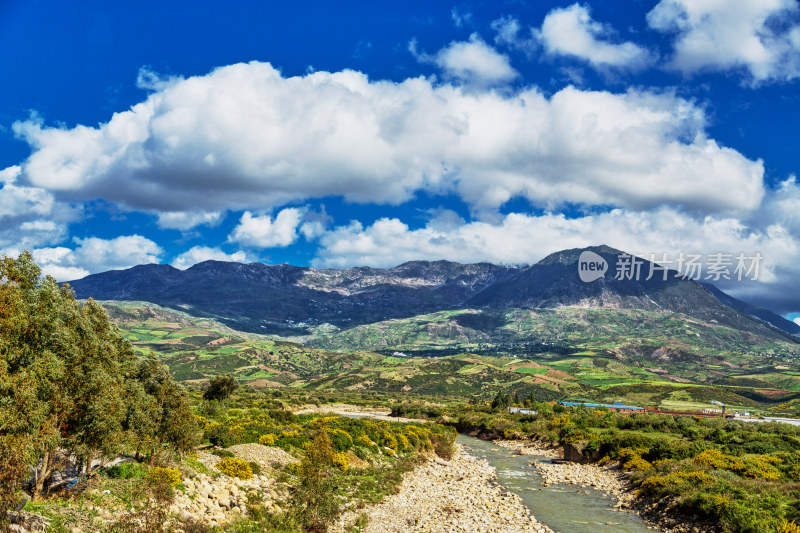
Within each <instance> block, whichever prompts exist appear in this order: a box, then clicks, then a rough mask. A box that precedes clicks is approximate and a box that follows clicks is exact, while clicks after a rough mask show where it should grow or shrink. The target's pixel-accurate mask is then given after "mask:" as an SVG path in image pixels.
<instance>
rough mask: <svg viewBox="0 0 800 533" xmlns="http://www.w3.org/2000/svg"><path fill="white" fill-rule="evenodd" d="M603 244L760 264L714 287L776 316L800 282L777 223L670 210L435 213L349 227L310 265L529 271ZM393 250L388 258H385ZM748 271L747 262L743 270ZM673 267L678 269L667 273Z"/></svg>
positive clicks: (323, 243) (799, 259)
mask: <svg viewBox="0 0 800 533" xmlns="http://www.w3.org/2000/svg"><path fill="white" fill-rule="evenodd" d="M598 244H607V245H610V246H612V247H615V248H618V249H620V250H624V251H628V252H631V253H635V254H639V255H640V256H643V257H646V258H649V257H650V254H656V255H655V258H656V259H657V260H660V259H661V258H662V254H664V253H666V254H668V255H667V257H668V259H671V260H673V261H677V258H678V256H679V255H680V254H681V253H684V254H701V255H703V256H704V257H705V256H707V255H708V254H711V253H715V252H720V253H724V254H727V255H730V256H731V260H732V262H733V263H734V265H733V267H735V263H736V259H735V258H736V256H737V255H738V254H740V253H741V254H745V256H746V257H748V258H751V257H755V255H756V254H760V255H761V257H762V258H763V260H762V261H761V263H760V264H759V268H758V280H748V279H745V280H744V281H738V280H736V279H735V276H734V275H733V267H732V268H731V278H732V279H731V280H729V281H726V280H724V279H722V280H719V283H718V285H719V286H720V287H721V288H723V289H724V290H726V291H728V292H730V293H731V294H733V295H734V296H737V297H742V298H744V299H745V300H747V301H751V302H753V303H756V304H761V305H767V306H769V307H771V308H773V309H776V310H780V311H782V312H783V311H788V310H791V306H792V305H795V304H796V302H793V298H794V294H795V293H794V291H793V290H792V289H791V288H792V287H793V286H794V280H796V279H797V278H798V277H799V276H800V237H798V236H797V234H796V233H793V232H790V231H789V230H788V229H787V227H786V226H784V225H782V224H781V223H780V222H771V223H769V224H768V225H766V226H761V225H759V224H758V223H757V222H748V221H742V220H739V219H736V218H732V217H721V216H699V217H698V216H692V215H689V214H686V213H683V212H681V211H678V210H675V209H673V208H666V207H663V208H658V209H654V210H651V211H629V210H624V209H614V210H611V211H608V212H604V213H598V214H590V215H586V216H581V217H577V218H567V217H566V216H564V215H563V214H544V215H539V216H534V215H527V214H521V213H511V214H508V215H506V216H504V217H503V218H502V219H501V220H500V221H499V222H498V223H488V222H482V221H473V222H469V223H467V222H465V221H464V220H462V219H460V218H459V217H458V216H457V215H455V214H454V213H452V212H446V211H445V212H440V213H438V214H437V215H436V217H435V218H433V219H432V220H431V221H430V222H429V223H427V224H426V225H425V226H423V227H421V228H416V229H411V228H410V227H409V226H408V225H407V224H406V223H404V222H403V221H401V220H398V219H396V218H383V219H380V220H378V221H376V222H375V223H373V224H372V225H369V226H366V227H365V226H364V225H363V224H361V223H359V222H352V223H350V224H349V225H347V226H340V227H337V228H334V229H333V230H331V231H329V232H328V233H326V234H325V235H324V236H323V237H322V238H321V239H320V249H319V251H318V254H317V258H316V259H315V261H314V265H315V266H327V267H348V266H356V265H370V266H382V267H390V266H395V265H397V264H400V263H402V262H404V261H410V260H415V259H429V260H437V259H443V258H446V259H449V260H453V261H458V262H462V263H474V262H479V261H488V262H492V263H502V264H532V263H535V262H537V261H539V260H540V259H542V258H543V257H544V256H546V255H547V254H549V253H552V252H556V251H559V250H563V249H569V248H580V247H585V246H592V245H598ZM387 250H391V253H387ZM748 266H749V263H748ZM672 267H673V268H676V267H677V264H674V265H673V266H672Z"/></svg>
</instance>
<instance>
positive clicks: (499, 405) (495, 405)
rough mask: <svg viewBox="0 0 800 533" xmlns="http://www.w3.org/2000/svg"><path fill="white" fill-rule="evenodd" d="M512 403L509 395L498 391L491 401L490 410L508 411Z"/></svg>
mask: <svg viewBox="0 0 800 533" xmlns="http://www.w3.org/2000/svg"><path fill="white" fill-rule="evenodd" d="M513 401H514V399H513V398H512V397H511V395H510V394H507V393H505V392H503V391H500V392H498V393H497V395H496V396H495V397H494V400H492V409H508V408H509V407H510V406H511V404H512V402H513Z"/></svg>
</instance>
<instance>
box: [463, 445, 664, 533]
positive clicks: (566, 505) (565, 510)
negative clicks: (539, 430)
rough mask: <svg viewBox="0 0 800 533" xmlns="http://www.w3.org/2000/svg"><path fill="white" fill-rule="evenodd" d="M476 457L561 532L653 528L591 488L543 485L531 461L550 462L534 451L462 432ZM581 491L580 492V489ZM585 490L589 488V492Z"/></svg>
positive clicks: (625, 532)
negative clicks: (521, 452)
mask: <svg viewBox="0 0 800 533" xmlns="http://www.w3.org/2000/svg"><path fill="white" fill-rule="evenodd" d="M457 442H459V443H461V444H463V445H464V446H465V447H466V448H467V449H468V451H469V452H470V453H471V454H472V455H474V456H475V457H480V458H481V459H486V460H487V461H488V462H489V464H490V465H492V466H493V467H494V468H495V469H496V470H497V477H498V480H499V481H500V483H501V484H502V485H503V486H505V487H506V488H507V489H508V490H509V491H511V492H513V493H515V494H517V495H519V497H520V498H522V501H523V502H525V505H527V506H528V508H529V509H530V510H531V513H532V514H533V516H535V517H536V519H537V520H539V521H540V522H542V523H544V524H546V525H547V526H548V527H550V529H552V530H553V531H556V532H558V533H594V532H599V533H644V532H649V531H652V530H651V529H650V528H648V527H647V525H646V524H645V522H644V521H643V520H642V519H641V518H639V517H638V516H636V515H634V514H632V513H627V512H620V511H615V510H614V509H613V505H614V503H616V502H615V500H612V499H611V498H610V497H608V496H606V495H604V494H603V493H602V492H600V491H597V490H595V489H592V488H584V487H576V486H573V485H556V484H554V485H550V486H549V487H543V486H542V484H541V477H540V476H539V474H538V472H537V471H536V470H535V469H534V468H533V467H532V466H530V465H529V464H528V463H529V462H531V461H536V462H549V461H550V459H547V458H543V457H539V456H535V455H517V454H515V453H513V452H512V451H511V450H507V449H505V448H501V447H500V446H496V445H494V444H492V443H491V442H487V441H483V440H480V439H476V438H474V437H467V436H465V435H459V436H458V440H457ZM579 491H580V492H579ZM584 491H589V494H586V493H585V492H584Z"/></svg>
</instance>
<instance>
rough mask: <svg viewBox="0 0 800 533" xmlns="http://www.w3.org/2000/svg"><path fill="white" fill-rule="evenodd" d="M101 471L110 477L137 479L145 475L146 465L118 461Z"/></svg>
mask: <svg viewBox="0 0 800 533" xmlns="http://www.w3.org/2000/svg"><path fill="white" fill-rule="evenodd" d="M103 471H104V472H105V474H106V475H107V476H108V477H110V478H112V479H139V478H143V477H145V476H146V475H147V467H146V466H144V465H142V464H140V463H120V464H118V465H114V466H110V467H108V468H105V469H103Z"/></svg>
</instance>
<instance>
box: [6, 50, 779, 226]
mask: <svg viewBox="0 0 800 533" xmlns="http://www.w3.org/2000/svg"><path fill="white" fill-rule="evenodd" d="M152 86H153V87H156V89H155V90H154V92H153V93H151V95H150V96H149V97H148V98H147V100H146V101H144V102H142V103H140V104H137V105H135V106H134V107H133V108H132V109H131V110H129V111H125V112H121V113H117V114H115V115H114V116H113V117H112V119H111V120H110V121H109V122H108V123H106V124H102V125H100V126H98V127H87V126H76V127H74V128H71V129H64V128H51V127H46V126H45V125H43V124H42V122H41V121H40V120H39V119H37V118H32V119H30V120H27V121H24V122H18V123H16V124H15V125H14V130H15V132H16V133H17V135H19V136H20V137H21V138H24V139H26V140H27V141H28V142H29V143H30V144H31V146H32V148H33V153H32V154H31V156H30V157H29V159H28V160H27V161H25V162H24V163H23V164H22V179H24V180H26V181H27V182H28V184H30V185H34V186H37V187H41V188H46V189H48V190H51V191H58V194H59V195H61V196H62V197H64V198H71V199H89V198H98V197H99V198H104V199H106V200H108V201H112V202H116V203H118V204H121V205H123V206H127V207H130V208H135V209H142V210H150V211H153V210H155V211H159V212H181V213H183V212H194V213H200V212H206V213H207V212H218V211H222V210H225V209H234V210H235V209H251V210H255V209H268V208H273V207H276V206H279V205H283V204H285V203H286V202H289V201H296V200H303V199H307V198H321V197H326V196H336V195H341V196H344V197H345V198H346V199H347V200H350V201H355V202H378V203H392V204H398V203H402V202H404V201H406V200H408V199H409V198H411V197H412V196H413V194H414V193H415V192H416V191H420V190H426V191H429V192H433V193H439V192H445V193H451V192H454V193H456V194H459V195H461V197H462V198H463V199H464V200H465V201H467V202H468V203H469V204H471V206H472V207H473V209H474V210H475V211H476V212H490V211H493V210H495V209H496V208H497V207H498V206H500V205H501V204H502V203H503V202H505V201H506V200H508V199H509V198H511V197H513V196H515V195H522V196H524V197H526V198H528V199H530V200H531V201H532V202H533V203H534V204H536V205H539V206H548V207H550V206H554V205H557V204H560V203H563V202H571V203H579V204H580V203H584V204H603V205H617V206H621V207H628V208H651V207H655V206H658V205H662V204H679V205H683V206H686V207H689V208H698V209H705V210H710V211H732V210H733V211H735V210H742V209H744V210H747V209H752V208H754V207H755V206H757V205H758V202H759V199H760V198H761V196H762V195H763V191H762V176H763V166H762V164H761V162H760V161H752V160H748V159H747V158H745V157H743V156H742V155H741V154H740V153H738V152H736V151H735V150H732V149H730V148H725V147H722V146H719V145H718V144H717V143H716V142H715V141H714V140H713V139H709V138H707V136H706V135H705V126H704V120H703V111H702V109H700V108H698V107H697V106H696V105H694V104H693V103H692V102H689V101H687V100H685V99H681V98H677V97H675V96H674V95H671V94H668V93H651V92H642V91H635V90H631V91H629V92H626V93H623V94H612V93H608V92H592V91H580V90H577V89H575V88H572V87H568V88H565V89H563V90H561V91H559V92H557V93H556V94H554V95H553V96H552V97H550V98H548V97H546V96H545V95H544V94H542V93H541V92H540V91H539V90H538V89H536V88H526V89H523V90H520V91H516V92H503V93H498V92H495V91H474V90H473V91H469V90H464V89H463V88H461V87H458V86H453V85H450V84H441V85H436V84H434V83H433V82H432V81H430V80H425V79H421V78H416V79H409V80H406V81H403V82H401V83H394V82H389V81H370V80H369V79H367V77H366V76H364V75H363V74H360V73H357V72H352V71H343V72H336V73H328V72H315V73H312V74H308V75H306V76H300V77H289V78H286V77H283V76H282V75H281V74H280V73H279V72H278V71H277V70H275V69H274V68H273V67H272V66H271V65H269V64H267V63H258V62H252V63H247V64H237V65H231V66H227V67H224V68H220V69H217V70H215V71H213V72H212V73H210V74H208V75H205V76H198V77H192V78H188V79H185V80H180V79H173V80H168V81H164V82H163V83H159V84H155V85H152ZM167 224H169V222H167ZM187 224H188V222H187Z"/></svg>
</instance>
